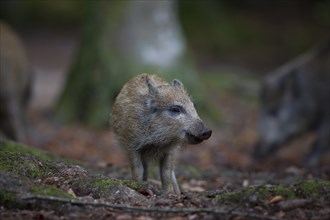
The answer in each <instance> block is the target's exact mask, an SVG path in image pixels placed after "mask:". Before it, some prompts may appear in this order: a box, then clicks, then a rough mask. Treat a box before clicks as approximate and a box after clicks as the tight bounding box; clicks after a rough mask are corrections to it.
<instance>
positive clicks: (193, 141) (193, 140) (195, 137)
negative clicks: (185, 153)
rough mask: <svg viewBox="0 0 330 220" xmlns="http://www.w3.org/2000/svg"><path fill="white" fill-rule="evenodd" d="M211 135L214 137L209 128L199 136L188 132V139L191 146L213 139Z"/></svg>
mask: <svg viewBox="0 0 330 220" xmlns="http://www.w3.org/2000/svg"><path fill="white" fill-rule="evenodd" d="M211 135H212V130H211V129H208V128H207V129H204V130H203V131H202V132H200V133H199V134H197V135H195V134H192V133H190V132H187V133H186V138H187V140H188V143H189V144H198V143H201V142H202V141H204V140H207V139H209V138H210V137H211Z"/></svg>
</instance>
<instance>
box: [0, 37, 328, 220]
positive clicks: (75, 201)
mask: <svg viewBox="0 0 330 220" xmlns="http://www.w3.org/2000/svg"><path fill="white" fill-rule="evenodd" d="M65 40H66V41H67V40H68V38H65ZM66 41H65V42H66ZM68 41H72V39H71V40H70V39H69V40H68ZM35 42H38V43H39V44H40V40H38V39H35V38H32V40H30V41H29V45H30V46H31V48H35V47H36V45H35V44H36V43H35ZM34 43H35V44H34ZM69 43H70V42H69ZM69 43H68V44H69ZM41 44H42V42H41ZM70 45H71V44H70ZM50 47H51V45H50ZM54 48H58V47H56V44H55V46H54ZM63 50H64V49H63ZM30 51H32V50H30ZM36 56H40V57H42V55H40V53H39V54H38V53H37V54H36V55H34V56H33V55H32V57H36ZM62 58H63V57H62ZM63 59H64V60H63V61H62V66H64V67H63V68H67V64H63V62H68V61H65V59H66V58H65V57H64V58H63ZM47 60H55V61H54V62H57V61H58V60H57V59H53V58H48V59H47ZM68 60H70V59H68ZM58 62H60V61H58ZM52 65H53V66H57V64H56V63H55V64H54V63H53V64H49V66H52ZM41 70H42V67H41V69H39V70H38V71H39V73H38V71H37V79H36V83H37V84H36V85H35V90H38V91H37V94H38V95H36V97H34V99H33V100H32V102H33V106H32V107H31V109H32V110H31V113H30V118H29V121H30V122H31V127H30V128H31V129H30V130H31V132H30V133H31V136H32V138H31V140H30V141H29V142H28V143H27V145H29V146H31V148H36V149H38V150H41V151H43V152H47V153H49V154H51V155H55V156H57V157H58V156H59V157H61V158H68V159H70V160H73V161H70V162H63V163H62V162H61V160H60V161H56V162H53V161H52V160H49V159H48V158H46V159H45V158H40V157H38V156H36V157H34V156H29V155H26V154H23V153H18V154H17V155H15V156H17V157H18V158H19V159H20V160H22V161H32V162H33V163H35V164H37V165H36V167H43V168H45V167H52V172H51V173H42V174H40V175H39V174H38V175H37V176H29V175H26V178H27V179H26V181H27V182H29V184H32V185H51V186H56V188H58V189H60V190H63V191H64V192H65V193H66V194H67V195H66V196H62V197H61V196H55V197H54V196H49V195H47V194H46V193H42V194H38V193H35V194H33V193H32V194H28V195H25V194H24V193H23V196H22V197H21V199H22V198H23V199H26V201H28V203H24V204H25V205H24V206H21V207H20V206H15V205H14V206H9V207H6V206H3V205H4V204H3V205H2V206H1V208H0V218H1V219H173V220H174V219H175V220H180V219H191V220H192V219H329V217H330V184H329V183H330V182H329V181H330V155H329V153H328V154H327V155H325V156H324V158H322V161H321V162H320V164H319V165H318V166H316V167H313V168H306V167H304V166H303V161H304V158H305V157H306V156H307V155H308V152H309V146H310V144H311V143H312V141H313V139H314V135H313V134H307V135H305V136H303V137H301V138H299V139H297V140H295V141H293V142H292V143H290V144H288V145H287V146H284V147H283V148H281V149H279V150H278V152H276V153H275V154H273V155H271V156H270V157H269V158H266V159H264V160H263V161H254V160H253V158H252V157H251V152H252V150H253V145H254V143H255V141H256V139H257V133H256V130H257V121H258V114H257V112H258V105H257V87H258V84H259V81H260V79H258V78H256V77H253V76H250V75H235V74H227V75H226V74H216V73H213V74H211V73H210V74H205V75H203V76H202V79H203V80H202V82H203V83H204V84H205V86H206V87H207V88H208V98H209V101H210V102H211V103H213V107H214V108H215V109H217V111H219V113H220V122H219V123H217V124H216V123H212V122H208V123H210V127H211V128H212V129H213V134H212V137H211V138H210V139H209V140H207V141H205V142H204V143H202V144H199V145H194V146H186V147H185V148H184V149H183V150H182V153H181V156H180V159H179V162H178V167H177V178H178V180H179V182H180V186H181V189H182V195H181V196H176V195H166V194H163V193H161V192H160V189H159V187H160V183H159V176H158V174H157V168H152V169H151V178H150V180H149V182H148V184H144V185H134V184H133V183H131V182H129V181H128V182H125V181H124V182H117V183H118V184H114V185H113V184H112V183H111V184H110V183H109V182H108V181H109V179H118V180H129V179H130V172H129V165H128V162H127V159H126V156H125V155H124V153H123V152H122V151H121V150H120V149H119V148H117V147H116V146H115V145H114V144H113V141H112V139H113V137H112V133H111V131H110V129H109V128H104V129H91V128H86V127H84V126H82V125H79V124H74V125H68V126H65V127H62V126H59V125H57V124H56V122H54V121H52V120H51V116H50V114H51V113H49V112H50V111H49V109H47V107H48V106H50V105H51V104H54V102H53V101H50V100H54V99H55V97H56V92H57V93H58V89H59V88H61V85H59V84H60V83H61V82H63V80H64V78H65V76H64V75H63V74H57V73H58V72H61V71H60V70H56V69H55V70H54V71H53V72H52V71H48V73H47V74H40V71H41ZM221 71H223V70H221ZM38 74H39V75H38ZM56 74H57V75H56ZM54 82H58V84H56V83H55V85H54ZM45 88H49V89H50V91H48V94H47V93H40V91H42V90H44V89H45ZM41 94H44V95H48V97H45V96H43V97H41ZM45 109H46V110H45ZM2 150H3V149H2ZM9 151H10V150H9ZM1 153H2V154H1V155H2V156H3V155H6V156H8V155H11V156H14V155H12V153H10V152H6V150H3V151H1ZM6 158H8V157H6ZM76 161H78V162H76ZM53 163H55V164H53ZM17 166H18V167H20V166H19V165H17ZM0 174H1V179H2V180H4V179H10V180H12V181H13V187H16V186H17V187H19V186H23V185H24V184H23V183H21V182H20V181H23V180H24V178H25V177H24V178H23V177H22V178H21V176H20V175H21V174H22V173H20V175H19V180H18V179H17V176H16V174H15V175H14V176H11V174H10V175H9V174H7V173H5V172H3V170H1V172H0ZM24 174H26V173H24ZM15 178H16V179H15ZM75 178H77V179H79V178H87V179H88V181H89V182H88V183H89V184H87V185H79V184H78V183H77V181H76V179H75ZM89 178H90V179H89ZM95 178H96V179H95ZM68 180H70V181H68ZM75 181H76V182H75ZM100 181H101V183H100ZM102 181H103V182H102ZM95 182H97V183H98V184H99V185H97V186H96V187H95V186H94V185H93V184H92V183H95ZM74 183H75V184H74ZM7 184H8V183H7ZM4 186H5V183H4V182H1V188H2V189H3V188H4ZM102 187H103V188H102ZM104 187H108V188H106V189H104ZM10 189H11V190H13V191H15V190H14V189H12V188H10ZM24 189H26V188H24V187H23V189H22V190H24ZM102 190H103V191H102ZM27 191H29V190H27ZM18 195H22V192H20V193H18ZM2 198H4V197H2ZM43 202H45V203H47V204H50V205H42V203H43ZM26 204H28V205H26Z"/></svg>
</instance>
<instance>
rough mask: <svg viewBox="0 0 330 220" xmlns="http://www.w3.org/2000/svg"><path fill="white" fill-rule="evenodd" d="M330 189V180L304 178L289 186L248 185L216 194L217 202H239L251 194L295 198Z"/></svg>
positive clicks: (311, 195) (265, 197)
mask: <svg viewBox="0 0 330 220" xmlns="http://www.w3.org/2000/svg"><path fill="white" fill-rule="evenodd" d="M329 191H330V182H329V181H325V180H303V181H301V182H299V183H297V184H293V185H289V186H283V185H278V186H270V185H264V186H259V187H258V189H256V188H255V187H248V188H244V189H240V190H237V191H233V192H227V193H224V194H221V195H218V196H216V198H215V200H216V201H217V202H229V203H235V202H239V201H241V200H242V199H244V198H248V197H249V196H252V195H254V196H256V197H257V198H258V199H259V200H268V199H269V198H270V197H272V196H276V195H280V196H283V197H284V198H285V199H286V200H290V199H295V198H312V199H315V198H318V197H319V196H320V194H321V193H325V192H329Z"/></svg>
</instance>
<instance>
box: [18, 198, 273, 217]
mask: <svg viewBox="0 0 330 220" xmlns="http://www.w3.org/2000/svg"><path fill="white" fill-rule="evenodd" d="M21 199H23V200H43V201H52V202H60V203H68V204H71V205H78V206H100V207H110V208H113V209H118V210H122V211H127V212H132V211H136V212H144V213H160V214H175V213H181V214H189V213H207V214H213V215H223V216H243V217H250V218H255V219H267V220H279V218H276V217H274V216H265V215H259V214H255V213H251V212H238V211H231V212H230V213H229V212H228V211H225V210H220V209H216V208H146V207H137V206H124V205H115V204H113V203H110V202H100V201H94V202H87V201H79V200H76V199H64V198H58V197H53V196H39V195H31V196H24V197H21Z"/></svg>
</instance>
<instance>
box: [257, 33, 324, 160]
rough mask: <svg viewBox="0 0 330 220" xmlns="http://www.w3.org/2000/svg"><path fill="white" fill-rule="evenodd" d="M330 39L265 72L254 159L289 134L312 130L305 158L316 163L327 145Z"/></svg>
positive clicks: (268, 150) (278, 145) (286, 137)
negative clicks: (313, 134) (311, 137)
mask: <svg viewBox="0 0 330 220" xmlns="http://www.w3.org/2000/svg"><path fill="white" fill-rule="evenodd" d="M329 54H330V39H328V41H327V42H326V43H325V44H322V45H321V46H319V47H317V48H314V49H313V50H311V51H309V52H307V53H306V54H304V55H302V56H301V57H299V58H298V59H296V60H294V61H292V62H290V63H288V64H286V65H284V66H282V67H280V68H279V69H277V70H275V71H274V72H272V73H271V74H269V75H268V76H267V77H266V78H265V80H264V82H263V84H262V87H261V100H260V102H261V107H260V111H261V113H260V121H259V140H258V142H257V144H256V146H255V149H254V156H255V158H262V157H266V156H268V155H270V154H271V153H273V152H275V151H276V150H277V149H279V147H280V146H282V145H284V144H285V143H287V142H288V141H289V140H291V139H292V138H293V137H295V136H297V135H300V134H303V133H305V132H308V131H315V132H316V140H315V142H314V143H313V146H311V151H310V153H309V155H308V157H307V159H306V165H307V166H313V165H316V164H317V163H318V162H319V160H320V158H321V156H322V154H324V153H325V152H326V151H327V150H328V149H329V146H330V101H329V100H330V56H329Z"/></svg>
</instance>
